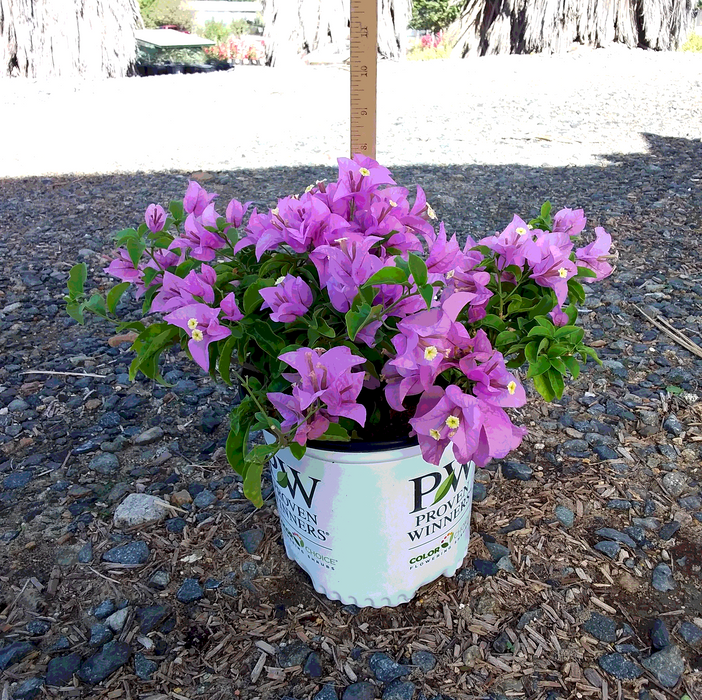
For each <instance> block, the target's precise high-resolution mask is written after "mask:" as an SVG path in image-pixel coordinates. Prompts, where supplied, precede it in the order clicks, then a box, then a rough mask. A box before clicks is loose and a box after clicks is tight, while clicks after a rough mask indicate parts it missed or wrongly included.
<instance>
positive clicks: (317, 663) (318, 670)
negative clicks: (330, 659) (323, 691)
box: [302, 651, 324, 678]
mask: <svg viewBox="0 0 702 700" xmlns="http://www.w3.org/2000/svg"><path fill="white" fill-rule="evenodd" d="M302 672H303V673H304V674H305V675H306V676H307V677H308V678H321V677H322V676H323V675H324V671H323V670H322V660H321V659H320V658H319V654H318V653H317V652H316V651H313V652H312V653H311V654H310V655H309V656H308V657H307V661H305V665H304V667H303V669H302Z"/></svg>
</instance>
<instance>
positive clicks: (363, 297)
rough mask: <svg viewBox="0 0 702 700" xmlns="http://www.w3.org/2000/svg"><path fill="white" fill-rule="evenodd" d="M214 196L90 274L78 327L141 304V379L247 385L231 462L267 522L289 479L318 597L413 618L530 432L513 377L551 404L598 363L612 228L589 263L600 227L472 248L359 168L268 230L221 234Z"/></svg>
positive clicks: (401, 192)
mask: <svg viewBox="0 0 702 700" xmlns="http://www.w3.org/2000/svg"><path fill="white" fill-rule="evenodd" d="M215 197H216V195H215V194H211V193H209V192H207V191H205V190H204V189H203V188H202V187H201V186H200V185H199V184H198V183H197V182H191V183H190V184H189V186H188V188H187V191H186V193H185V197H184V199H183V200H182V201H173V202H171V203H170V205H169V207H168V212H166V211H165V210H164V209H163V208H162V207H161V206H160V205H157V204H151V205H150V206H149V207H148V209H147V210H146V215H145V221H144V222H143V223H141V224H140V225H139V226H138V228H130V229H126V230H124V231H120V232H119V233H118V234H117V236H116V237H117V242H118V244H119V245H120V246H121V247H120V248H119V250H118V251H117V252H118V255H117V257H116V258H115V259H114V260H113V261H112V262H111V263H110V265H109V267H107V268H106V271H107V272H109V273H110V274H111V275H113V276H114V277H116V278H118V279H119V280H121V282H120V283H119V284H117V285H116V286H115V287H114V288H113V289H112V290H111V291H110V292H109V293H108V294H107V295H106V297H102V296H101V295H99V294H93V295H92V296H90V297H89V298H88V297H86V295H85V294H84V291H83V287H84V283H85V281H86V277H87V268H86V266H85V264H84V263H82V264H79V265H76V266H75V267H74V268H73V269H72V271H71V275H70V280H69V283H68V287H69V294H68V296H67V297H66V300H67V310H68V312H69V313H70V314H71V316H73V318H75V319H77V320H78V321H79V322H82V321H83V315H84V313H85V312H86V311H91V312H94V313H97V314H98V315H100V316H103V317H105V318H110V319H113V318H114V314H115V310H116V308H117V305H118V303H119V300H120V298H121V297H122V295H123V294H124V293H125V292H126V291H127V289H128V288H130V287H132V288H133V289H134V290H135V296H136V298H138V299H142V300H143V314H144V316H145V319H144V321H139V322H136V323H126V324H122V325H121V327H120V328H121V329H125V328H130V329H133V330H135V331H136V332H137V333H138V337H137V339H136V340H135V342H134V344H133V350H134V351H135V353H136V355H135V358H134V360H133V362H132V364H131V367H130V375H131V377H132V378H133V377H134V376H135V375H136V374H137V372H140V371H141V372H143V373H144V374H145V375H147V376H148V377H151V378H153V379H155V380H157V381H159V382H163V379H162V378H161V374H160V370H159V364H158V360H159V355H160V354H161V352H162V351H163V350H164V349H166V348H169V347H171V346H172V345H173V344H174V343H180V345H181V346H182V348H183V349H185V350H186V351H187V352H188V353H189V355H190V356H191V357H192V359H193V361H194V362H195V363H196V364H197V365H199V366H200V367H201V368H202V369H204V370H205V371H207V372H209V373H210V374H211V376H212V377H213V378H214V379H221V380H222V381H224V382H226V383H227V384H234V383H238V384H239V385H240V386H241V387H242V389H243V392H244V398H243V400H242V401H241V403H240V404H239V405H237V406H234V407H233V408H232V412H231V430H230V433H229V438H228V440H227V450H226V451H227V457H228V459H229V462H230V464H231V465H232V467H233V468H234V469H235V470H236V471H237V472H238V473H239V474H240V475H241V477H242V478H243V488H244V493H245V495H246V496H247V497H248V498H249V499H251V501H252V502H253V503H254V504H256V505H257V506H260V505H261V504H262V497H261V475H262V471H263V469H264V465H266V464H267V463H269V464H270V468H271V476H272V481H273V484H274V488H275V493H276V499H277V505H278V511H279V515H280V518H281V524H282V527H283V534H284V541H285V546H286V551H287V553H288V555H289V556H290V557H291V558H293V559H295V560H296V561H298V563H299V564H300V565H301V566H302V567H303V568H304V569H305V570H306V571H307V572H308V573H309V574H310V576H311V577H312V580H313V582H314V584H315V587H316V588H317V590H319V591H320V592H323V593H325V594H326V595H328V596H329V597H330V598H338V599H341V600H342V601H344V602H353V603H356V604H358V605H373V606H376V607H377V606H380V605H396V604H398V603H400V602H403V601H406V600H409V599H410V598H411V597H412V596H413V595H414V593H415V592H416V591H417V589H418V588H419V587H420V586H421V585H423V584H424V583H427V582H429V581H431V580H433V579H435V578H437V577H438V576H440V575H441V574H444V575H452V574H453V573H454V572H455V571H456V569H457V567H458V566H460V564H461V561H462V559H463V557H464V556H465V553H466V551H467V546H468V540H469V532H470V528H469V522H470V509H471V503H472V489H473V470H474V468H475V466H476V465H477V466H478V467H482V466H485V465H486V464H487V463H488V462H489V461H490V460H491V459H494V458H498V459H499V458H503V457H505V456H506V455H507V454H508V453H509V452H510V451H511V450H513V449H514V448H515V447H517V446H518V445H519V443H520V441H521V440H522V437H523V435H524V434H525V432H526V431H525V429H524V428H521V427H518V426H515V425H514V424H513V423H512V421H511V419H510V417H509V414H508V412H507V410H509V409H513V408H518V407H520V406H522V405H524V403H525V402H526V393H525V390H524V388H523V386H522V384H521V382H520V379H519V377H518V375H517V373H516V370H520V368H522V367H525V369H526V372H525V375H526V378H527V379H529V380H531V381H532V382H533V384H534V387H535V388H536V390H537V391H538V392H539V393H540V394H541V396H543V397H544V398H545V399H546V400H551V399H553V398H554V397H560V396H561V395H562V393H563V390H564V380H565V377H566V376H567V375H568V374H570V375H571V376H572V377H577V376H578V374H579V372H580V362H584V361H587V358H588V357H592V358H593V359H595V360H597V356H596V354H595V352H594V351H593V350H592V349H591V348H589V347H588V346H586V345H584V344H583V337H584V331H583V329H582V328H579V327H578V326H577V325H576V318H577V310H576V306H575V304H576V303H581V302H582V301H583V300H584V298H585V293H584V289H583V286H582V284H581V281H582V280H584V279H587V280H588V281H596V280H600V279H602V278H604V277H606V276H607V275H609V274H610V273H611V271H612V267H611V266H610V264H609V263H608V262H607V258H608V257H610V255H609V248H610V245H611V238H610V236H609V234H607V233H606V232H605V231H604V229H602V228H597V229H595V239H594V240H593V241H591V242H590V243H589V244H587V245H583V246H581V247H577V248H576V247H575V241H576V239H577V238H578V237H579V235H580V234H581V233H582V231H583V230H584V228H585V224H586V220H585V217H584V216H583V212H582V210H575V211H574V210H571V209H563V210H561V211H559V212H558V213H556V214H555V215H553V216H552V215H551V208H550V205H549V204H548V203H546V204H544V205H543V206H542V207H541V211H540V214H539V216H537V217H536V218H535V219H532V220H531V221H530V222H526V221H524V220H522V219H520V218H519V217H518V216H515V217H514V218H513V220H512V221H511V222H510V223H509V225H508V226H507V227H506V228H505V229H504V230H503V231H502V232H501V233H496V234H494V235H490V236H487V237H485V238H482V239H480V240H478V241H475V240H473V239H471V238H469V239H468V240H467V242H466V243H465V245H464V246H463V247H461V246H459V243H458V241H457V240H456V236H455V235H454V236H451V237H450V238H449V236H448V234H447V233H446V230H445V228H444V225H443V224H439V225H438V229H437V227H436V226H435V218H436V217H435V214H434V212H433V210H432V208H431V206H430V205H429V203H428V202H427V201H426V197H425V195H424V192H423V191H422V189H421V188H419V187H418V188H417V193H416V196H415V197H414V198H413V199H412V198H411V197H410V194H409V192H408V191H407V190H406V189H404V188H402V187H399V186H397V184H396V183H395V181H394V180H393V179H392V176H391V174H390V172H389V171H388V170H387V169H386V168H384V167H382V166H380V165H379V164H378V163H377V162H375V161H374V160H372V159H370V158H367V157H365V156H361V155H356V156H354V158H353V159H347V158H340V159H339V177H338V180H337V181H335V182H330V183H327V182H317V183H315V184H311V185H310V186H309V187H308V188H307V189H306V191H305V192H304V193H302V194H300V195H294V196H290V197H285V198H283V199H280V200H279V201H278V204H277V206H276V207H275V208H274V209H272V210H270V211H268V212H258V211H257V210H256V209H254V210H253V211H252V212H251V213H250V214H249V213H248V210H249V207H250V202H246V203H241V202H239V201H237V200H232V201H231V202H229V203H228V205H227V206H226V211H225V213H224V215H223V216H222V215H221V214H220V213H218V211H217V208H216V203H215V201H214V200H215ZM247 214H248V216H247ZM245 222H246V223H245ZM597 361H599V360H597ZM506 409H507V410H506ZM252 431H263V434H264V436H265V442H264V443H263V444H253V445H251V444H250V441H249V436H250V435H251V433H252Z"/></svg>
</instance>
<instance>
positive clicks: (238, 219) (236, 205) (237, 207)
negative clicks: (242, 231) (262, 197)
mask: <svg viewBox="0 0 702 700" xmlns="http://www.w3.org/2000/svg"><path fill="white" fill-rule="evenodd" d="M250 206H251V202H244V203H243V204H242V203H241V202H240V201H239V200H238V199H232V200H231V202H229V204H227V211H226V213H225V215H224V218H225V219H226V220H227V223H228V224H232V225H233V226H234V228H239V226H241V224H242V222H243V221H244V217H245V216H246V212H247V211H248V209H249V207H250Z"/></svg>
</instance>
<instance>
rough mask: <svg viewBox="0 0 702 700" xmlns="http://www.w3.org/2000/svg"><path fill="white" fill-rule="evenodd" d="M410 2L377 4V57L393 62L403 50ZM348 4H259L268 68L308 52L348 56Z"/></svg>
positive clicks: (282, 0) (304, 0)
mask: <svg viewBox="0 0 702 700" xmlns="http://www.w3.org/2000/svg"><path fill="white" fill-rule="evenodd" d="M411 10H412V0H378V53H379V55H380V56H382V57H385V58H393V59H397V58H400V57H402V56H404V54H405V51H406V49H407V46H406V43H407V39H406V34H407V27H408V26H409V21H410V16H411ZM350 12H351V3H350V0H263V20H264V23H265V30H264V39H265V42H266V55H267V62H268V64H269V65H283V64H286V63H290V62H292V61H298V60H300V59H301V58H303V57H304V56H305V55H307V54H310V53H312V52H316V51H320V50H326V51H327V52H328V53H330V54H341V55H342V56H347V55H348V52H349V18H350Z"/></svg>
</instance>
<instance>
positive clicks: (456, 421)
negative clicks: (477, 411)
mask: <svg viewBox="0 0 702 700" xmlns="http://www.w3.org/2000/svg"><path fill="white" fill-rule="evenodd" d="M460 424H461V419H460V418H459V417H458V416H449V417H448V418H447V419H446V425H448V427H449V428H451V429H452V430H455V429H456V428H457V427H458V426H459V425H460Z"/></svg>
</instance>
